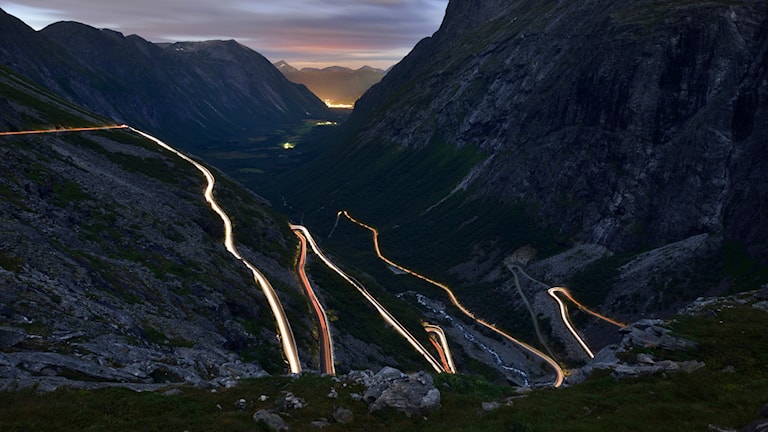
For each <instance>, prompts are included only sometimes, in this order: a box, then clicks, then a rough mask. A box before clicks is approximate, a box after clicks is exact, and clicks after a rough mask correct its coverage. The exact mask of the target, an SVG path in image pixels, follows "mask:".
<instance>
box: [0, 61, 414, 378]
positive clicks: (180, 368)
mask: <svg viewBox="0 0 768 432" xmlns="http://www.w3.org/2000/svg"><path fill="white" fill-rule="evenodd" d="M62 125H65V126H67V127H78V128H83V127H102V126H111V125H114V123H113V122H112V121H111V120H109V119H106V118H104V117H102V116H99V115H96V114H93V113H92V112H89V111H88V110H86V109H84V108H82V107H80V106H78V105H76V104H74V103H72V102H69V101H67V100H66V99H65V98H63V97H60V96H58V95H56V94H54V93H52V92H50V91H49V90H46V89H44V88H42V87H40V86H37V85H36V84H33V83H31V82H30V81H28V80H27V79H26V78H24V77H22V76H20V75H18V74H16V73H15V72H13V71H11V70H9V69H7V68H6V67H4V66H0V132H3V133H2V134H0V155H1V156H2V157H1V158H0V169H2V171H3V173H4V175H3V176H2V179H0V196H2V200H0V222H2V223H1V225H2V229H0V285H2V287H3V289H2V290H1V291H2V292H0V389H2V390H8V389H14V388H28V387H32V386H36V387H37V388H39V389H40V390H43V391H48V390H52V389H55V388H58V387H61V386H69V387H76V388H95V387H104V386H107V387H109V386H122V387H129V388H133V389H137V390H152V389H156V388H159V387H162V386H166V385H168V384H170V383H186V384H191V385H197V386H203V387H208V386H231V385H233V384H234V383H235V381H236V380H239V379H242V378H255V377H261V376H264V375H266V374H268V373H269V374H272V373H278V374H283V373H285V372H286V370H285V369H286V363H285V361H284V355H283V352H282V351H283V350H282V348H281V345H280V342H279V341H280V337H279V336H278V334H277V326H276V324H275V315H274V313H273V311H272V308H271V306H270V304H269V302H268V300H267V298H266V296H265V294H264V293H263V292H262V289H261V287H260V286H259V285H258V284H257V283H256V281H255V280H254V275H253V274H252V273H251V272H250V271H249V269H248V267H247V266H246V265H244V263H243V262H241V261H240V260H239V259H237V258H236V257H234V256H233V255H232V254H231V253H230V252H229V251H228V250H227V248H226V247H225V245H224V243H223V236H224V233H225V229H224V225H223V222H222V220H221V218H220V217H219V215H217V214H216V213H215V212H214V211H213V210H212V209H211V207H210V205H209V204H208V202H206V197H205V196H204V195H203V191H204V189H205V186H206V181H205V177H204V176H203V173H201V172H200V171H199V170H198V169H197V168H195V167H194V166H193V165H192V164H191V163H189V161H186V160H183V159H182V158H180V157H179V156H178V155H176V154H174V153H172V152H170V151H168V150H166V149H164V148H161V147H160V146H158V145H157V144H156V143H155V142H153V141H150V140H148V139H146V138H144V137H142V136H140V135H139V134H137V133H135V132H133V131H130V130H128V129H126V128H125V127H121V126H117V128H115V126H111V127H112V128H111V129H105V130H93V131H79V132H62V131H58V132H55V133H42V134H22V135H8V134H6V133H5V132H8V131H30V130H35V131H38V130H49V129H59V130H60V129H61V126H62ZM211 171H213V175H214V176H215V177H216V185H215V189H214V198H215V199H216V201H217V202H218V203H219V204H220V205H221V207H222V208H223V209H224V210H225V211H226V212H227V213H228V215H229V217H230V218H231V220H232V223H233V225H234V241H235V245H236V247H237V248H238V251H239V253H240V254H241V255H242V256H243V257H245V259H247V260H249V261H250V262H251V263H253V265H254V266H256V267H257V268H258V269H259V270H260V271H261V272H262V273H263V274H264V276H265V277H266V278H267V279H268V280H269V281H270V282H271V284H272V286H273V287H274V288H275V291H276V294H277V298H278V299H279V300H278V301H279V302H280V303H281V304H282V308H283V309H284V310H285V313H286V315H287V317H288V319H289V322H290V326H291V328H292V333H293V335H294V337H295V339H296V345H297V348H298V353H299V359H300V361H301V363H302V365H303V367H304V368H305V369H315V370H317V369H318V365H317V355H316V346H317V344H316V342H315V338H316V337H317V335H316V332H317V330H316V329H315V327H314V325H315V324H314V323H313V320H312V318H311V317H312V316H313V315H312V314H310V312H309V309H308V307H309V305H308V303H307V300H306V297H304V295H303V291H302V290H303V288H302V287H301V285H300V284H299V279H298V277H297V275H296V271H297V270H296V261H297V252H298V241H297V238H296V236H295V235H294V234H293V233H292V232H291V230H290V228H289V224H288V221H287V220H286V218H285V216H283V215H280V214H277V213H275V212H274V211H273V210H272V209H271V206H270V203H269V202H267V201H266V200H264V199H263V198H261V197H260V196H257V195H255V194H254V193H253V192H251V191H249V190H247V189H245V188H243V187H242V186H241V185H239V184H238V183H236V182H235V181H233V180H232V179H230V178H229V177H227V176H225V175H223V174H222V173H220V172H218V171H215V170H211ZM312 275H313V276H314V277H315V278H316V279H317V280H318V281H319V280H321V278H322V280H323V281H326V282H323V283H319V282H315V286H316V289H317V290H318V293H320V289H321V288H320V286H322V287H323V289H328V290H331V288H332V287H334V285H338V282H334V281H333V278H329V277H328V276H325V277H323V276H322V272H319V273H318V272H317V271H313V272H312ZM315 275H316V276H315ZM349 289H351V288H345V287H337V288H333V293H329V294H324V299H325V301H326V304H327V305H328V307H329V308H339V309H341V310H342V312H336V315H335V321H334V324H333V329H334V337H335V338H338V340H339V341H343V343H341V342H338V343H339V345H338V346H337V347H336V349H335V354H336V356H335V361H336V367H337V368H338V369H339V370H340V371H343V370H348V369H350V368H352V367H356V368H360V367H366V366H370V365H373V366H374V367H375V366H377V365H380V362H381V361H388V362H391V363H390V364H397V363H398V362H404V363H402V364H404V365H413V364H420V363H419V360H418V358H417V359H416V360H415V361H414V360H413V357H414V354H412V352H411V350H409V349H408V347H407V346H406V345H405V343H404V342H402V341H401V340H400V338H398V336H397V335H396V334H395V333H394V331H390V330H388V329H386V328H385V327H383V326H381V323H380V322H378V321H377V320H375V319H374V320H368V322H365V323H356V322H355V321H354V317H355V316H356V315H355V314H357V313H363V314H365V313H367V312H365V311H366V310H367V308H370V307H369V306H366V303H365V301H364V300H363V299H362V298H360V299H359V301H358V300H357V299H345V300H344V304H345V305H347V306H348V307H349V308H350V310H349V312H347V311H346V310H345V309H344V308H340V307H339V306H338V305H337V303H336V300H335V299H336V297H337V296H341V295H342V293H347V291H348V290H349ZM336 292H338V293H340V294H335V293H336ZM318 295H321V294H318ZM345 295H348V294H345ZM361 305H362V306H361ZM415 325H416V326H418V322H417V323H416V324H415ZM351 327H354V329H353V330H350V328H351ZM368 328H373V329H374V330H373V331H370V332H367V333H362V334H361V331H366V329H368ZM377 334H383V336H381V337H379V336H377V337H376V338H374V335H377ZM313 335H314V336H313ZM313 347H314V348H313ZM403 351H405V352H404V353H403ZM395 358H397V359H398V360H395ZM411 367H414V366H411Z"/></svg>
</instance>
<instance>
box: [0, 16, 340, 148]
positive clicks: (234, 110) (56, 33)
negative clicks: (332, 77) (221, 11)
mask: <svg viewBox="0 0 768 432" xmlns="http://www.w3.org/2000/svg"><path fill="white" fill-rule="evenodd" d="M0 22H2V26H0V28H2V30H1V31H0V40H1V41H2V43H1V44H0V46H2V48H0V63H3V64H5V65H7V66H9V67H11V68H12V69H14V70H16V71H17V72H20V73H22V74H24V75H26V76H28V77H30V78H31V79H33V80H34V81H36V82H38V83H39V84H42V85H44V86H46V87H47V88H49V89H52V90H53V91H55V92H57V93H59V94H61V95H64V96H67V97H68V98H70V99H71V100H73V101H75V102H77V103H79V104H81V105H83V106H85V107H87V108H89V109H91V110H93V111H94V112H98V113H100V114H102V115H105V116H108V117H110V118H112V119H114V120H116V121H119V122H129V123H131V124H133V125H135V126H137V127H141V128H144V129H146V130H147V131H149V132H152V133H156V134H157V135H158V136H162V137H166V138H173V139H177V140H178V141H179V142H181V143H182V145H186V146H187V148H191V145H200V144H203V143H207V142H209V141H211V140H230V139H237V138H245V137H248V136H252V135H253V134H259V133H263V131H264V130H272V129H274V125H275V124H286V123H295V122H298V121H301V120H302V119H305V118H308V117H311V116H319V117H322V116H324V115H325V114H326V113H327V111H326V108H325V105H324V104H323V103H322V101H320V100H319V99H318V98H317V97H316V96H314V95H313V94H312V93H311V92H310V91H309V90H307V89H306V88H305V87H303V86H299V85H296V84H293V83H291V82H289V81H288V80H286V79H285V78H284V77H283V76H282V74H280V72H279V71H277V70H276V69H275V68H274V67H273V66H272V65H271V64H270V63H269V61H268V60H267V59H265V58H264V57H262V56H261V55H260V54H258V53H256V52H255V51H253V50H251V49H249V48H246V47H244V46H242V45H240V44H238V43H237V42H235V41H209V42H200V43H178V44H164V45H162V46H160V45H156V44H153V43H150V42H147V41H146V40H144V39H142V38H140V37H139V36H136V35H131V36H127V37H126V36H124V35H122V34H120V33H118V32H114V31H111V30H98V29H95V28H92V27H89V26H87V25H83V24H79V23H74V22H60V23H56V24H52V25H51V26H49V27H47V28H45V29H43V30H41V31H40V32H35V31H34V30H32V29H31V28H29V27H27V26H26V25H25V24H23V23H22V22H20V21H19V20H17V19H16V18H14V17H12V16H10V15H7V14H5V13H4V12H2V11H0Z"/></svg>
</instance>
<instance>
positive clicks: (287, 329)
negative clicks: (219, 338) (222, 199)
mask: <svg viewBox="0 0 768 432" xmlns="http://www.w3.org/2000/svg"><path fill="white" fill-rule="evenodd" d="M129 129H130V130H131V131H133V132H135V133H137V134H139V135H141V136H143V137H144V138H146V139H148V140H151V141H154V142H155V143H156V144H157V145H159V146H160V147H162V148H164V149H166V150H168V151H170V152H172V153H174V154H176V155H177V156H178V157H180V158H181V159H184V160H185V161H187V162H189V163H190V164H192V165H193V166H194V167H195V168H197V169H198V171H200V172H201V173H203V175H204V176H205V178H206V180H207V181H208V185H207V186H206V188H205V192H204V195H205V200H206V201H207V202H208V204H209V205H210V206H211V209H213V211H214V212H216V213H217V214H218V215H219V217H220V218H221V220H222V222H223V223H224V246H225V247H226V249H227V251H229V253H230V254H231V255H232V256H234V257H235V258H237V259H238V260H239V261H242V263H243V264H244V265H245V266H246V267H247V268H248V269H249V270H250V271H251V273H252V274H253V279H254V280H255V281H256V283H257V284H258V285H259V286H260V287H261V289H262V291H263V292H264V295H265V296H266V298H267V302H268V303H269V307H270V309H271V310H272V314H273V315H274V316H275V321H276V322H277V327H278V330H279V332H278V336H279V339H280V342H281V343H282V346H283V352H284V353H285V357H286V359H287V360H288V366H289V368H290V371H291V373H293V374H299V373H301V362H300V361H299V354H298V350H297V349H296V341H295V339H294V337H293V332H292V331H291V325H290V323H289V322H288V318H287V317H286V316H285V311H284V310H283V306H282V304H280V299H279V298H278V297H277V293H276V292H275V290H274V288H272V285H271V284H270V283H269V281H268V280H267V278H266V277H264V275H263V274H262V273H261V272H260V271H259V270H258V269H257V268H256V267H255V266H254V265H253V264H251V263H250V262H248V260H246V259H245V258H243V257H242V255H240V253H239V252H238V251H237V248H236V247H235V244H234V239H233V235H232V221H231V220H230V219H229V216H228V215H227V213H226V212H224V210H223V209H222V208H221V207H220V206H219V204H218V203H217V202H216V200H215V199H214V197H213V186H214V184H215V183H216V180H215V178H214V177H213V174H211V172H210V171H209V170H208V168H206V167H204V166H203V165H201V164H199V163H198V162H196V161H195V160H193V159H192V158H190V157H189V156H187V155H185V154H184V153H182V152H180V151H178V150H176V149H175V148H173V147H171V146H170V145H168V144H166V143H164V142H163V141H161V140H159V139H157V138H155V137H153V136H152V135H149V134H147V133H144V132H142V131H140V130H137V129H134V128H130V127H129Z"/></svg>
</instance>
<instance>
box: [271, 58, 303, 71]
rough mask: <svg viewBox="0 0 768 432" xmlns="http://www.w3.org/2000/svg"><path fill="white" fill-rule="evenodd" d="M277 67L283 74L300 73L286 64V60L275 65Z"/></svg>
mask: <svg viewBox="0 0 768 432" xmlns="http://www.w3.org/2000/svg"><path fill="white" fill-rule="evenodd" d="M274 65H275V67H276V68H277V69H278V70H279V71H280V72H282V73H294V72H298V71H299V70H298V69H296V68H295V67H293V66H291V65H290V64H288V62H286V61H285V60H280V61H279V62H277V63H275V64H274Z"/></svg>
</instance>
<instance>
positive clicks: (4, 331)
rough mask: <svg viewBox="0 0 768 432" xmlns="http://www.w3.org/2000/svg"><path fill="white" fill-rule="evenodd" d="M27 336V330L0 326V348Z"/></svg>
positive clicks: (9, 345)
mask: <svg viewBox="0 0 768 432" xmlns="http://www.w3.org/2000/svg"><path fill="white" fill-rule="evenodd" d="M26 338H27V332H25V331H24V330H22V329H20V328H16V327H0V348H6V347H12V346H14V345H16V344H18V343H20V342H22V341H23V340H24V339H26Z"/></svg>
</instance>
